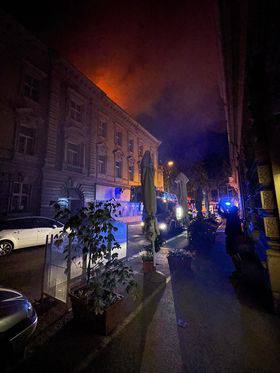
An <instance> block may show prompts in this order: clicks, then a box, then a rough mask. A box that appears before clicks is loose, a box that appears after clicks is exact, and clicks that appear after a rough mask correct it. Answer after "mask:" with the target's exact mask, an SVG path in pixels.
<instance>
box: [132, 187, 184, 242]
mask: <svg viewBox="0 0 280 373" xmlns="http://www.w3.org/2000/svg"><path fill="white" fill-rule="evenodd" d="M132 202H143V197H142V190H141V187H135V188H134V189H133V191H132ZM156 202H157V211H156V218H157V221H158V227H159V230H160V233H161V236H163V237H165V236H167V235H168V234H170V233H173V232H175V231H176V230H178V229H179V228H181V227H182V224H183V209H182V207H181V206H180V205H179V203H178V198H177V196H176V194H173V193H169V192H165V191H160V190H156ZM144 219H145V211H143V215H142V225H143V226H144Z"/></svg>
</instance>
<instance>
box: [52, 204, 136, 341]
mask: <svg viewBox="0 0 280 373" xmlns="http://www.w3.org/2000/svg"><path fill="white" fill-rule="evenodd" d="M53 206H54V208H55V211H56V218H60V219H63V220H64V221H65V224H64V228H63V232H62V234H61V235H60V236H59V237H56V241H55V244H56V245H58V246H59V245H61V244H62V243H63V236H65V235H66V236H67V239H68V240H67V241H68V244H67V245H66V247H65V253H66V255H70V254H69V253H71V250H72V249H73V248H74V249H76V250H77V249H78V250H79V252H82V256H83V261H82V262H83V266H84V274H85V276H84V281H83V282H82V283H81V284H80V285H79V286H76V287H73V288H72V289H70V292H69V296H70V299H71V303H72V310H73V315H74V318H76V319H79V320H82V321H85V322H90V324H91V326H92V327H93V328H94V330H95V331H98V332H102V333H104V334H106V335H107V334H109V333H111V332H112V330H113V329H114V328H115V327H116V326H117V325H116V320H117V319H118V317H117V313H120V312H118V308H119V306H120V303H121V302H122V300H123V296H121V295H120V294H119V291H120V290H125V291H126V293H129V292H131V291H133V290H135V288H136V281H135V279H134V274H133V271H132V269H131V268H130V267H128V266H127V265H126V264H125V263H124V262H123V261H121V260H119V259H118V253H117V252H116V251H117V250H118V249H119V248H120V245H119V244H118V242H117V241H116V240H115V237H114V232H115V231H117V228H116V227H115V226H114V224H113V223H114V220H113V218H114V217H115V216H116V213H117V208H118V206H119V205H118V204H116V203H115V202H114V201H108V202H92V203H89V205H88V207H84V208H82V209H80V210H79V211H78V212H77V213H75V214H74V215H73V214H71V212H70V211H69V210H68V209H62V208H61V207H60V206H59V205H58V204H57V203H55V204H53ZM71 255H72V254H71ZM71 258H73V257H72V256H71Z"/></svg>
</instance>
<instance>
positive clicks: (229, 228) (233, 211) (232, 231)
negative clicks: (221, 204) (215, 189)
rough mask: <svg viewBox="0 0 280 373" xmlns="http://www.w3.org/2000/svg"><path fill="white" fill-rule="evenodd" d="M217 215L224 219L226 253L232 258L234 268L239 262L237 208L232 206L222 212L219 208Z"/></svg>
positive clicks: (238, 220) (240, 229) (240, 231)
mask: <svg viewBox="0 0 280 373" xmlns="http://www.w3.org/2000/svg"><path fill="white" fill-rule="evenodd" d="M219 214H220V215H221V216H222V217H223V218H226V229H225V234H226V248H227V253H228V254H229V255H230V256H231V257H232V260H233V262H234V264H235V266H236V267H238V263H239V262H240V258H239V255H238V240H239V238H240V236H241V235H242V228H241V221H240V218H239V214H238V207H236V206H232V207H231V208H230V209H229V210H228V211H222V210H221V208H219ZM237 269H238V268H237Z"/></svg>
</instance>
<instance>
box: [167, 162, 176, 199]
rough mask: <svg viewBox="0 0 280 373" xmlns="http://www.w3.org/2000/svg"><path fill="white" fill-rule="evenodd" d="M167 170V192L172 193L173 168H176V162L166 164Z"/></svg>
mask: <svg viewBox="0 0 280 373" xmlns="http://www.w3.org/2000/svg"><path fill="white" fill-rule="evenodd" d="M166 164H167V168H166V174H167V175H166V176H167V191H168V192H170V189H171V168H172V167H173V166H174V162H173V161H171V160H169V161H167V162H166Z"/></svg>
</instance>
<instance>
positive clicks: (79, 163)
mask: <svg viewBox="0 0 280 373" xmlns="http://www.w3.org/2000/svg"><path fill="white" fill-rule="evenodd" d="M66 161H67V164H68V165H70V166H74V167H83V166H84V144H79V145H77V144H71V143H68V144H67V151H66Z"/></svg>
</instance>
